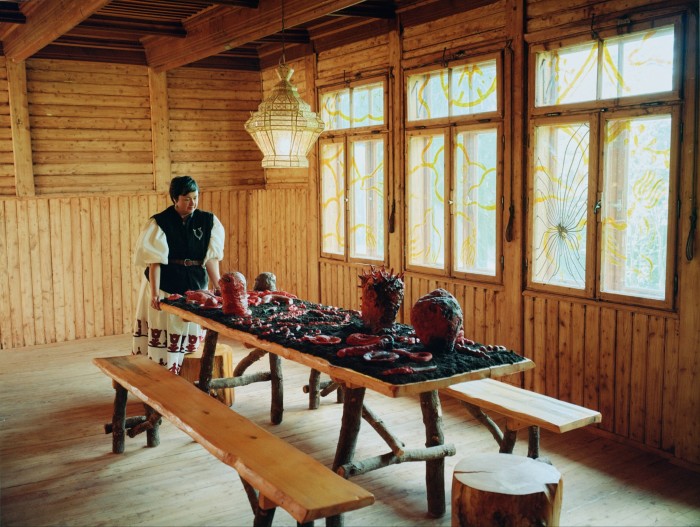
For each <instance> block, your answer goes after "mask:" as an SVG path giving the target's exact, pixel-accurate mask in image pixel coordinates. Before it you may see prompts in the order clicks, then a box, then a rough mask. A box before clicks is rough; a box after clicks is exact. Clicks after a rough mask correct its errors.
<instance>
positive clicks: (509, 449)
mask: <svg viewBox="0 0 700 527" xmlns="http://www.w3.org/2000/svg"><path fill="white" fill-rule="evenodd" d="M517 439H518V431H517V430H510V429H509V428H508V427H507V426H506V431H505V432H504V433H503V441H502V442H501V448H500V449H499V450H498V451H499V452H500V453H501V454H512V453H513V448H514V447H515V442H516V441H517Z"/></svg>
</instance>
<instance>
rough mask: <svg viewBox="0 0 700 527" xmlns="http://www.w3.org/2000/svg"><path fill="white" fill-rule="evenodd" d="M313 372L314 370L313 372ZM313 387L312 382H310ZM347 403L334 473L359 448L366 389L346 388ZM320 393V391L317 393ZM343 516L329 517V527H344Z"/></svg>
mask: <svg viewBox="0 0 700 527" xmlns="http://www.w3.org/2000/svg"><path fill="white" fill-rule="evenodd" d="M312 371H313V370H312ZM309 385H311V381H309ZM343 390H344V392H345V394H344V395H345V401H344V402H343V419H342V421H341V425H340V437H339V438H338V447H337V448H336V451H335V459H334V460H333V472H338V471H339V470H338V469H340V467H342V466H343V465H345V464H346V463H350V462H351V461H352V458H353V457H354V456H355V447H356V446H357V436H358V435H359V433H360V426H361V425H362V407H363V406H364V400H365V388H350V387H348V386H345V387H344V388H343ZM317 393H318V391H317ZM342 525H343V516H342V514H339V515H337V516H329V517H328V518H327V519H326V526H327V527H342Z"/></svg>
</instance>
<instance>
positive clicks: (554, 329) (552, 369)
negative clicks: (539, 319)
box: [544, 299, 560, 397]
mask: <svg viewBox="0 0 700 527" xmlns="http://www.w3.org/2000/svg"><path fill="white" fill-rule="evenodd" d="M546 306H547V307H546V311H545V314H546V320H545V337H544V346H545V348H544V359H545V361H546V362H547V376H546V378H545V380H546V383H545V394H547V395H549V396H550V397H559V379H558V375H559V356H560V351H559V302H558V301H557V300H554V299H548V300H547V303H546Z"/></svg>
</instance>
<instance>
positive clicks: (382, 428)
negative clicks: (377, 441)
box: [362, 405, 406, 457]
mask: <svg viewBox="0 0 700 527" xmlns="http://www.w3.org/2000/svg"><path fill="white" fill-rule="evenodd" d="M362 417H363V418H364V420H365V421H367V422H368V423H369V425H370V426H371V427H372V428H374V431H375V432H377V434H379V437H381V438H382V439H383V440H384V442H385V443H386V444H387V445H389V448H391V451H392V452H393V453H394V455H396V456H398V457H401V456H402V455H403V454H404V447H405V446H406V445H405V444H404V442H403V441H401V440H400V439H399V438H398V437H396V436H395V435H394V434H392V433H391V432H390V431H389V429H388V428H387V427H386V425H385V424H384V421H382V419H381V418H380V417H379V416H377V415H376V414H375V413H374V412H373V411H372V410H370V409H369V408H368V407H367V405H363V406H362Z"/></svg>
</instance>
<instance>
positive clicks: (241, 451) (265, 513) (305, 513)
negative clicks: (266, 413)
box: [93, 355, 374, 526]
mask: <svg viewBox="0 0 700 527" xmlns="http://www.w3.org/2000/svg"><path fill="white" fill-rule="evenodd" d="M93 362H94V364H95V365H96V366H97V367H98V368H99V369H100V370H102V371H103V372H104V373H105V374H106V375H108V376H109V377H111V378H112V380H113V386H114V388H115V390H116V395H115V400H114V416H113V420H112V434H113V451H114V452H115V453H120V452H123V450H124V443H123V440H124V433H125V427H126V422H127V419H126V418H125V412H126V399H127V394H128V393H131V394H133V395H135V396H136V397H138V398H139V399H141V401H143V403H144V405H146V407H147V409H149V408H150V409H152V413H151V415H149V416H147V418H146V419H145V420H144V419H140V420H137V421H135V422H134V423H135V424H134V423H132V426H133V428H131V429H130V430H129V432H128V435H129V436H133V435H136V433H138V431H139V430H143V429H146V430H148V429H150V430H153V429H154V428H156V427H157V425H158V424H159V423H158V420H159V418H160V416H162V417H165V418H167V419H168V420H169V421H170V422H172V423H173V424H175V425H176V426H177V427H178V428H180V429H181V430H183V431H184V432H186V433H187V434H189V435H190V436H191V437H192V438H193V439H194V440H195V441H197V442H198V443H199V444H201V445H202V446H203V447H204V448H206V449H207V450H208V451H209V452H210V453H211V454H213V455H214V456H215V457H217V458H219V459H220V460H221V461H223V462H224V463H226V464H227V465H230V466H231V467H233V468H234V469H236V470H237V471H238V474H239V475H240V477H241V481H242V482H243V485H244V487H245V490H246V493H247V495H248V499H249V501H250V504H251V507H252V508H253V512H254V514H255V518H254V525H256V526H264V525H271V523H272V518H273V516H274V513H275V509H276V507H282V508H283V509H285V510H286V511H287V512H289V514H290V515H291V516H292V517H293V518H294V519H295V520H296V521H297V522H299V523H300V524H309V525H312V524H313V521H314V520H315V519H319V518H329V517H336V520H337V516H338V515H340V514H342V513H345V512H348V511H352V510H356V509H359V508H362V507H365V506H367V505H371V504H372V503H374V496H373V495H372V494H371V493H369V492H367V491H366V490H364V489H363V488H362V487H360V486H358V485H356V484H354V483H352V482H350V481H348V480H346V479H344V478H343V477H341V476H339V475H338V474H336V473H335V472H333V471H331V470H330V469H329V468H327V467H325V466H324V465H322V464H321V463H319V462H318V461H316V460H315V459H313V458H311V457H310V456H308V455H306V454H305V453H303V452H301V451H300V450H298V449H297V448H295V447H294V446H292V445H290V444H289V443H287V442H285V441H284V440H282V439H280V438H279V437H277V436H275V435H273V434H271V433H270V432H268V431H267V430H265V429H263V428H261V427H259V426H258V425H256V424H255V423H253V422H251V421H249V420H248V419H247V418H245V417H244V416H242V415H240V414H238V413H236V412H235V411H233V410H231V409H230V408H228V407H227V406H226V405H224V404H223V403H221V402H220V401H218V400H217V399H215V398H213V397H211V396H209V395H208V394H206V393H204V392H203V391H201V390H199V389H198V388H197V387H195V386H194V385H193V384H191V383H189V382H187V381H186V380H185V379H183V378H182V377H179V376H177V375H173V374H172V373H171V372H169V371H168V370H167V369H165V368H163V367H162V366H159V365H157V364H156V363H154V362H153V361H151V360H149V359H148V358H146V357H144V356H139V355H135V356H120V357H109V358H96V359H93ZM154 416H155V417H154ZM152 443H155V444H152ZM157 443H158V441H157V439H156V440H153V438H150V439H149V446H155V445H156V444H157ZM327 521H328V520H327Z"/></svg>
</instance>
